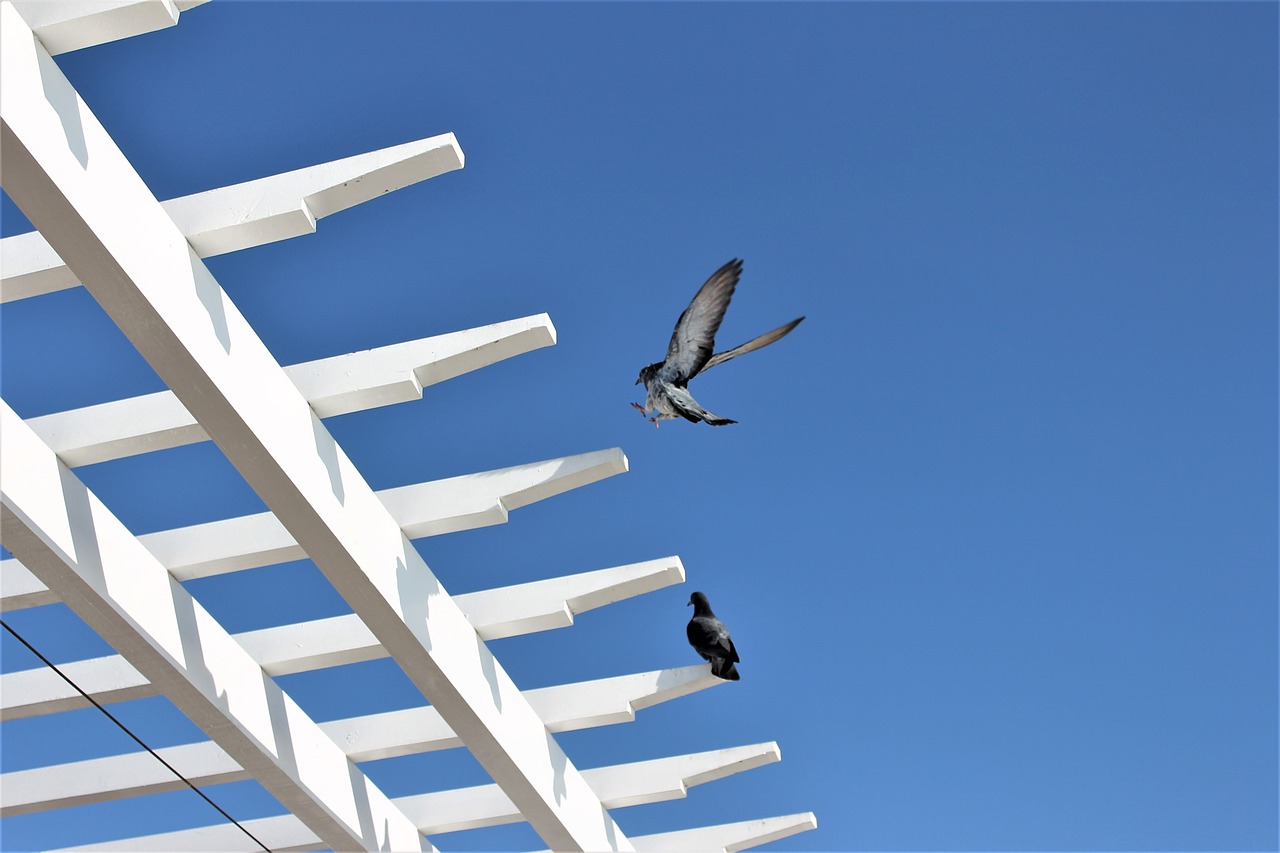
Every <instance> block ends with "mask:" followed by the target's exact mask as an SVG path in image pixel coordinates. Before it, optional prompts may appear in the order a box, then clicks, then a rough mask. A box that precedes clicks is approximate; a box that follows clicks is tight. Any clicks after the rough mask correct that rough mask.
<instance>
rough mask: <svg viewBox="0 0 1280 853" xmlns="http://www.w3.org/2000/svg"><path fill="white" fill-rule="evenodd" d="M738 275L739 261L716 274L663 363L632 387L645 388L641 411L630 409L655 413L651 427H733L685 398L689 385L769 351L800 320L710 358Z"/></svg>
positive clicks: (680, 325)
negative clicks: (672, 423)
mask: <svg viewBox="0 0 1280 853" xmlns="http://www.w3.org/2000/svg"><path fill="white" fill-rule="evenodd" d="M741 275H742V261H741V260H738V259H737V258H734V259H733V260H732V261H729V263H727V264H725V265H724V266H722V267H720V269H718V270H716V271H715V272H714V273H713V274H712V276H711V278H709V279H707V281H706V284H704V285H702V287H701V288H700V289H699V290H698V294H697V296H695V297H693V301H692V302H690V303H689V307H688V308H686V309H684V313H683V314H681V315H680V319H679V320H678V321H676V330H675V332H673V333H672V335H671V343H670V344H668V345H667V357H666V358H665V359H663V360H662V361H659V362H656V363H654V364H651V365H649V366H648V367H646V368H644V369H643V370H641V371H640V376H639V377H638V378H637V379H636V384H637V385H639V384H640V383H642V382H643V383H644V387H645V391H646V395H645V401H644V405H643V406H641V405H640V404H639V403H632V404H631V405H632V406H634V407H635V408H637V409H639V410H640V414H642V415H644V416H645V417H648V414H649V412H656V414H655V415H654V416H653V417H652V418H649V420H650V421H651V422H652V423H653V425H654V426H655V427H656V426H657V425H658V421H661V420H666V419H669V418H677V417H679V418H684V419H685V420H687V421H692V422H693V423H695V424H696V423H697V422H698V421H705V422H706V423H709V424H711V425H712V426H724V425H725V424H735V423H737V421H733V420H729V419H728V418H722V417H720V416H719V415H717V414H713V413H711V412H708V411H707V410H706V409H704V408H702V406H700V405H698V401H697V400H695V399H693V396H692V395H691V394H690V393H689V387H688V386H689V380H690V379H692V378H693V377H695V376H697V375H698V374H699V373H701V372H702V371H704V370H707V369H709V368H712V367H715V366H716V365H717V364H723V363H724V362H726V361H728V360H729V359H731V358H737V357H738V356H740V355H742V354H744V353H748V352H751V351H752V350H757V349H760V347H763V346H768V345H769V344H771V343H773V342H774V341H776V340H779V339H781V338H782V337H783V336H784V335H786V334H787V333H788V332H790V331H791V330H792V329H794V328H795V327H796V326H798V325H799V324H800V321H801V320H803V319H804V317H799V318H797V319H795V320H792V321H791V322H790V323H787V324H786V325H785V326H779V327H778V328H776V329H774V330H773V331H772V332H765V333H764V334H763V335H761V336H760V337H758V338H753V339H751V340H749V341H747V342H746V343H745V344H743V345H741V346H737V347H734V348H733V349H731V350H726V351H724V352H718V353H715V354H714V355H712V351H713V350H714V349H715V339H716V332H717V331H719V329H720V321H721V320H723V319H724V312H725V309H727V308H728V307H729V300H730V299H732V298H733V289H734V288H735V287H737V286H738V278H739V277H740V276H741Z"/></svg>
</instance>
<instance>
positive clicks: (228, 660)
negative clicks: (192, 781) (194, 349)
mask: <svg viewBox="0 0 1280 853" xmlns="http://www.w3.org/2000/svg"><path fill="white" fill-rule="evenodd" d="M0 14H3V15H4V16H5V18H4V20H3V22H2V23H3V26H4V28H5V30H6V32H5V33H4V38H5V43H4V45H5V50H6V51H7V50H8V49H10V48H9V45H10V42H9V41H8V36H9V32H8V28H9V27H10V26H11V25H12V21H13V18H14V17H16V16H13V15H12V12H11V10H8V9H5V8H4V7H3V6H0ZM0 85H2V84H0ZM0 434H3V436H4V440H3V441H2V442H0V539H2V540H3V543H4V547H6V548H8V549H9V550H10V551H11V552H13V553H14V554H17V555H19V556H20V557H21V558H22V559H23V560H24V561H25V563H26V564H27V565H28V566H29V567H30V568H31V570H32V571H33V572H34V573H35V574H36V575H37V576H38V577H40V578H41V579H42V580H44V581H45V582H46V583H48V584H49V585H50V586H51V587H56V588H57V589H58V590H59V591H60V592H61V593H62V597H63V599H64V600H65V601H66V603H67V604H68V606H70V607H71V609H72V610H74V611H75V613H76V615H78V616H79V617H80V618H81V619H83V620H84V621H85V622H86V623H87V624H88V625H89V627H91V628H92V629H94V630H95V631H97V633H98V634H99V636H101V637H102V638H103V639H104V640H106V641H107V642H108V643H110V644H111V645H112V646H114V647H115V648H117V649H119V650H120V652H121V654H122V655H123V656H124V657H125V658H126V659H127V660H128V661H129V663H130V664H131V665H132V666H133V667H134V668H136V669H137V670H138V671H139V672H141V673H143V674H144V675H145V676H146V677H147V678H148V679H149V680H150V681H151V682H152V683H154V684H156V685H158V686H159V687H160V688H161V689H162V691H163V692H164V694H165V695H166V696H168V697H169V699H170V700H171V701H172V702H173V703H174V704H175V705H176V706H177V707H178V708H179V709H180V710H181V711H182V712H183V713H185V714H186V715H187V717H189V718H190V719H191V721H192V722H194V723H195V724H196V725H197V726H199V727H200V728H201V729H203V730H204V731H205V733H206V734H208V735H209V736H210V737H211V738H213V740H215V741H216V742H217V743H218V745H219V746H220V747H221V748H222V749H224V750H225V751H226V752H227V753H228V754H229V755H230V756H232V757H233V758H234V759H235V761H236V762H237V763H238V764H239V765H240V766H242V767H244V768H245V769H246V770H248V771H249V772H251V773H252V774H253V775H254V777H255V778H257V779H258V781H259V782H261V783H262V785H263V787H265V788H266V789H267V790H268V791H270V792H271V793H272V795H274V796H275V797H276V799H278V800H279V801H280V802H281V803H282V804H283V805H284V806H285V807H286V808H288V809H289V810H290V811H291V812H293V813H294V814H295V815H297V816H298V818H299V819H300V820H302V821H304V822H305V823H306V825H307V826H308V827H309V829H310V830H311V831H313V832H315V833H316V835H317V836H318V837H320V838H323V839H325V841H326V843H327V845H329V846H332V847H334V848H335V849H340V850H360V849H363V850H373V849H381V848H382V847H383V845H384V844H387V845H391V847H392V848H393V849H400V848H403V849H406V850H417V849H431V848H430V845H428V844H427V843H426V841H425V839H421V838H420V837H419V836H418V833H417V830H416V829H415V827H414V826H413V824H412V823H411V822H409V820H408V819H407V818H406V817H405V815H404V814H403V813H402V812H401V811H400V810H399V809H398V808H397V807H396V806H394V805H392V804H391V801H390V800H389V799H388V798H387V797H386V796H385V795H384V794H383V793H382V792H381V791H380V790H379V789H378V788H377V786H376V785H374V784H373V783H372V782H370V781H369V780H368V779H367V778H366V777H365V776H364V774H363V773H361V772H360V771H359V770H358V769H357V768H356V767H355V765H354V764H352V763H351V762H350V761H349V760H348V759H347V757H346V755H345V754H343V752H342V751H341V750H340V749H339V748H338V747H337V746H336V745H335V744H334V743H333V741H332V740H331V739H330V738H329V737H328V736H327V735H326V734H325V733H324V732H323V731H321V730H320V728H319V727H318V726H317V725H316V724H315V723H314V722H313V721H312V720H311V718H310V717H308V716H307V715H306V713H305V712H304V711H303V710H302V709H301V708H299V707H298V706H297V705H296V704H295V703H294V702H293V700H292V699H290V698H289V696H288V695H287V694H285V693H284V692H283V691H282V690H280V688H279V687H278V686H276V683H275V682H274V681H273V680H271V679H270V678H268V677H266V676H265V675H264V673H263V672H262V668H261V667H259V666H258V665H257V664H256V663H254V661H253V659H252V658H250V657H249V655H248V654H247V653H246V652H245V651H244V649H242V648H240V646H239V645H237V644H236V642H235V640H234V639H232V638H231V636H230V635H229V634H227V632H226V631H225V630H224V629H223V628H222V626H220V625H219V624H218V623H217V621H216V620H215V619H214V618H213V617H212V616H210V615H209V614H208V612H207V611H205V609H204V608H203V607H201V606H200V604H199V602H197V601H195V600H194V599H193V598H191V596H190V595H189V594H188V593H187V591H186V590H184V589H183V588H182V586H181V585H180V584H179V583H178V582H177V581H175V580H174V579H173V578H172V577H170V576H169V573H168V572H166V571H165V570H164V567H163V566H161V565H160V564H159V563H158V562H156V560H155V558H154V557H152V556H151V555H150V554H149V553H147V550H146V549H145V548H144V547H143V546H142V545H141V544H140V543H139V542H138V540H137V539H136V538H135V537H134V536H133V534H131V533H130V532H129V531H128V530H127V529H125V527H124V525H123V524H121V523H120V521H119V520H118V519H117V518H116V517H115V516H114V515H112V514H111V511H110V510H108V509H107V508H106V507H105V506H103V505H102V503H101V502H100V501H99V500H98V499H97V497H96V496H95V495H93V493H92V492H90V491H89V490H88V489H87V488H85V486H84V485H83V484H82V483H81V482H80V481H79V480H78V479H76V477H75V475H74V474H72V473H71V471H70V470H69V469H68V468H67V467H66V466H65V465H63V464H62V463H60V462H59V461H58V459H57V457H56V456H55V455H54V454H53V451H52V450H50V449H49V448H48V447H46V446H45V445H44V444H43V443H42V442H41V441H40V439H39V438H38V437H37V436H36V435H35V433H33V432H32V431H31V430H30V429H29V428H28V427H27V426H26V424H24V423H23V422H22V420H21V419H20V418H19V417H18V416H17V415H16V414H14V412H13V410H12V409H10V408H9V407H8V405H6V404H3V403H2V402H0Z"/></svg>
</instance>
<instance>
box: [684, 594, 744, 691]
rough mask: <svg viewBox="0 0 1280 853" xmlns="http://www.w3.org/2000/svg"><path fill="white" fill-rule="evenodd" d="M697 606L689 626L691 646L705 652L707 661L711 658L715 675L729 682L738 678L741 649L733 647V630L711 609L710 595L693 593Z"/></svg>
mask: <svg viewBox="0 0 1280 853" xmlns="http://www.w3.org/2000/svg"><path fill="white" fill-rule="evenodd" d="M689 603H690V604H692V605H693V618H692V619H690V620H689V625H688V627H687V628H685V633H686V634H688V636H689V645H691V646H693V649H694V651H696V652H697V653H698V654H700V655H702V659H703V660H707V661H711V674H712V675H714V676H716V677H717V678H723V679H724V680H725V681H737V680H738V670H737V669H735V668H734V666H733V665H734V664H735V663H737V662H738V652H737V650H736V649H735V648H734V647H733V638H732V637H730V636H729V629H728V628H726V627H725V626H724V623H723V622H721V621H720V620H719V619H717V618H716V615H715V614H714V613H712V612H711V605H710V604H708V603H707V597H706V596H705V595H703V594H702V593H700V592H695V593H694V594H693V595H691V596H689Z"/></svg>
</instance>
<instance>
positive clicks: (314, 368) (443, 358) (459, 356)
mask: <svg viewBox="0 0 1280 853" xmlns="http://www.w3.org/2000/svg"><path fill="white" fill-rule="evenodd" d="M555 342H556V330H555V327H554V326H553V325H552V324H551V318H550V317H548V316H547V315H546V314H538V315H535V316H532V317H521V318H519V319H516V320H508V321H506V322H504V323H494V324H492V325H489V326H481V327H479V328H475V329H466V330H464V331H461V332H452V333H450V334H446V335H436V336H433V337H429V338H421V339H419V340H416V341H406V342H404V343H399V344H391V345H390V346H385V347H378V348H376V349H370V350H364V351H363V352H354V353H347V354H345V355H338V356H333V357H331V358H322V359H319V360H317V361H309V362H305V363H303V364H295V365H292V366H290V367H286V368H285V373H287V374H288V375H289V378H290V379H292V380H293V382H294V384H295V385H297V386H298V390H299V391H301V392H302V394H303V396H305V397H306V398H307V402H308V403H310V404H311V408H312V410H313V411H315V413H316V414H317V415H319V416H320V417H322V418H329V417H333V416H335V415H344V414H348V413H350V412H360V411H365V410H367V409H373V408H377V407H379V406H389V405H392V404H394V403H405V402H409V401H411V400H418V399H421V397H422V389H423V388H424V387H426V386H428V385H434V384H435V383H437V382H443V381H444V380H446V379H452V378H453V377H455V376H459V375H462V374H464V373H468V372H470V371H472V370H478V369H480V368H481V367H487V366H488V365H490V364H494V363H496V362H498V361H501V360H502V359H506V358H510V357H512V356H515V355H520V354H522V353H526V352H529V351H530V350H534V349H537V348H539V347H545V346H551V345H552V344H554V343H555ZM27 424H28V425H29V426H30V427H31V428H32V429H33V430H35V432H36V435H38V436H40V437H41V438H42V439H43V440H44V442H45V443H46V444H48V445H49V446H50V447H52V448H53V450H54V452H55V453H57V454H58V458H59V459H61V460H62V461H63V462H64V463H66V464H67V465H68V466H70V467H72V468H75V467H78V466H80V465H92V464H94V463H97V462H107V461H109V460H112V459H120V458H122V457H125V456H133V455H136V454H139V453H150V452H152V451H156V450H165V449H168V448H170V447H179V446H182V445H185V444H193V443H195V442H198V441H207V440H208V439H209V436H208V435H207V434H206V433H205V431H204V429H203V428H202V427H201V426H200V424H199V423H198V422H197V421H196V419H195V418H194V417H192V416H191V413H190V412H188V411H187V410H186V408H185V407H184V406H183V405H182V403H180V402H179V401H178V398H177V397H175V396H174V395H173V392H172V391H159V392H156V393H154V394H146V395H143V396H141V397H131V398H129V399H126V400H114V401H112V402H109V403H99V404H97V405H94V406H86V407H84V408H81V409H73V410H70V411H66V412H55V413H53V414H49V415H42V416H40V417H35V418H28V419H27Z"/></svg>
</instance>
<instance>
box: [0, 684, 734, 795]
mask: <svg viewBox="0 0 1280 853" xmlns="http://www.w3.org/2000/svg"><path fill="white" fill-rule="evenodd" d="M724 683H725V682H724V681H722V680H721V679H719V678H716V677H715V676H713V675H711V673H710V668H709V666H708V665H700V666H688V667H681V668H679V669H666V670H657V671H654V672H642V673H636V674H634V675H622V676H616V677H613V678H602V679H597V680H594V681H582V682H578V683H576V684H561V685H556V686H554V687H543V688H539V689H537V690H527V691H525V693H524V695H525V698H526V699H528V701H529V704H530V705H532V706H533V709H534V710H535V711H537V712H538V716H540V717H541V718H542V719H543V720H544V721H545V722H546V724H547V730H548V731H551V732H562V731H573V730H576V729H584V728H592V727H596V726H604V725H612V724H614V723H621V722H630V721H631V720H634V719H635V714H636V711H638V710H640V709H641V708H648V707H650V706H652V705H656V704H659V703H662V702H667V701H670V700H672V699H676V698H679V697H681V696H687V695H689V694H690V693H694V692H696V691H699V690H705V689H706V688H708V687H715V686H717V685H720V684H724ZM320 728H321V729H322V730H323V731H324V732H325V734H327V735H329V737H330V738H332V739H333V742H334V743H336V744H338V745H339V747H340V748H342V750H343V751H344V752H345V753H346V755H347V758H349V759H351V760H352V761H355V762H362V761H373V760H376V759H382V758H396V757H399V756H404V755H413V754H416V753H420V752H429V751H432V750H437V749H451V748H454V747H458V746H461V745H462V744H461V742H460V741H459V740H458V737H457V735H455V734H454V733H453V730H452V729H450V728H449V726H448V725H447V724H445V722H444V720H442V719H441V718H440V714H439V712H438V711H436V710H435V709H434V708H432V707H430V706H422V707H418V708H408V709H405V710H401V711H387V712H383V713H380V714H370V715H365V716H360V717H352V718H349V719H345V720H334V721H333V722H329V723H321V724H320ZM156 752H157V753H158V754H159V755H160V757H161V758H163V759H164V760H165V762H167V763H168V764H169V765H170V766H171V767H174V768H176V769H177V770H178V771H179V772H181V773H182V775H183V776H184V777H185V778H186V779H188V780H189V781H190V782H191V783H192V784H194V785H196V786H198V787H204V786H206V785H216V784H220V783H222V782H237V781H241V780H244V779H248V778H249V774H248V773H247V772H246V771H244V770H242V769H241V768H240V766H239V765H238V764H236V762H235V761H234V760H233V759H232V758H231V757H230V756H229V755H227V753H226V752H225V751H224V750H222V749H221V748H219V747H218V745H217V744H216V743H214V742H212V741H202V742H199V743H190V744H183V745H181V746H173V747H166V748H164V749H159V750H156ZM184 787H186V786H185V785H184V784H183V783H182V782H181V781H180V780H178V779H177V777H175V776H174V775H173V774H172V773H171V772H169V770H167V769H166V768H165V767H164V765H162V764H161V763H160V762H158V761H156V759H155V758H154V757H153V756H151V755H150V754H148V753H146V752H135V753H127V754H123V755H114V756H108V757H105V758H94V759H90V760H87V761H76V762H71V763H67V764H59V765H51V766H46V767H37V768H33V769H31V770H21V771H16V772H12V773H6V774H5V775H4V776H2V777H0V817H12V816H14V815H21V814H30V813H33V812H40V811H47V810H49V809H59V808H66V807H68V806H75V805H83V804H85V803H97V802H105V801H109V800H115V799H121V798H125V797H138V796H142V795H145V794H157V793H161V792H163V791H173V790H181V789H182V788H184Z"/></svg>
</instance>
